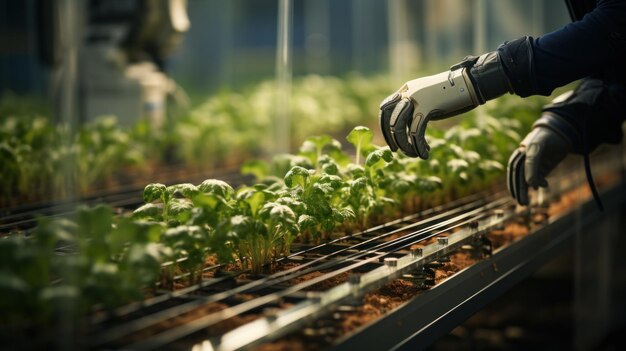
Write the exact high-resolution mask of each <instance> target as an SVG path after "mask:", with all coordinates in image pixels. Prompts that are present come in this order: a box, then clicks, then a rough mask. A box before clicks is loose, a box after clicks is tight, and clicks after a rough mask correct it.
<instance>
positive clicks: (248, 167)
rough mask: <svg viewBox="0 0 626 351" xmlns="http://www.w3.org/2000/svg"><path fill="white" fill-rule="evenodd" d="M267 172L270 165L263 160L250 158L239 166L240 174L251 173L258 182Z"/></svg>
mask: <svg viewBox="0 0 626 351" xmlns="http://www.w3.org/2000/svg"><path fill="white" fill-rule="evenodd" d="M269 173H270V166H269V165H268V164H267V162H265V161H261V160H250V161H246V162H245V163H244V164H243V166H241V174H244V175H247V174H251V175H253V176H254V177H255V178H256V180H257V181H258V182H259V181H261V180H262V179H264V178H265V177H267V176H268V175H269Z"/></svg>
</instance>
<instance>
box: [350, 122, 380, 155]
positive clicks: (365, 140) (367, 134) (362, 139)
mask: <svg viewBox="0 0 626 351" xmlns="http://www.w3.org/2000/svg"><path fill="white" fill-rule="evenodd" d="M346 139H347V140H348V142H350V144H352V145H354V147H355V148H356V164H359V163H360V162H359V160H360V157H361V153H363V154H366V153H367V152H368V151H369V149H370V146H371V143H372V140H373V139H374V133H372V131H371V130H370V129H369V128H367V127H363V126H357V127H354V129H352V131H351V132H350V134H348V136H347V137H346Z"/></svg>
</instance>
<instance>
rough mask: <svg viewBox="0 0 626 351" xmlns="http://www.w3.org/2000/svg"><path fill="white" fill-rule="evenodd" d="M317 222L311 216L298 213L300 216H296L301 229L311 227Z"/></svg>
mask: <svg viewBox="0 0 626 351" xmlns="http://www.w3.org/2000/svg"><path fill="white" fill-rule="evenodd" d="M317 224H318V223H317V220H316V219H315V217H313V216H309V215H306V214H303V215H300V217H298V226H300V229H302V230H307V229H309V228H313V227H315V226H316V225H317Z"/></svg>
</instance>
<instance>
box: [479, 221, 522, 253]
mask: <svg viewBox="0 0 626 351" xmlns="http://www.w3.org/2000/svg"><path fill="white" fill-rule="evenodd" d="M526 235H528V226H527V225H525V224H520V223H517V222H512V223H507V224H506V225H505V226H504V230H493V231H491V232H490V233H489V234H487V237H488V238H489V240H491V244H492V245H493V249H494V250H495V249H498V248H501V247H503V246H505V245H507V244H510V243H512V242H514V241H516V240H518V239H520V238H522V237H524V236H526Z"/></svg>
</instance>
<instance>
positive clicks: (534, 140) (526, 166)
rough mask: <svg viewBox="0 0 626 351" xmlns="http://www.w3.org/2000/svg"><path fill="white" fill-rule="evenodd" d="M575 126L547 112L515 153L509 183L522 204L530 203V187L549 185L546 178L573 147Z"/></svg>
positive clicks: (511, 163)
mask: <svg viewBox="0 0 626 351" xmlns="http://www.w3.org/2000/svg"><path fill="white" fill-rule="evenodd" d="M572 131H573V129H572V127H571V125H569V124H568V122H566V121H565V120H564V119H563V118H561V117H559V116H558V115H554V114H544V115H543V116H542V117H541V118H540V119H538V120H537V121H536V122H535V124H534V125H533V130H532V131H531V132H530V133H528V135H527V136H526V137H525V138H524V140H522V142H521V144H520V146H519V148H517V150H515V151H514V152H513V154H512V155H511V158H510V159H509V165H508V168H507V186H508V189H509V192H510V193H511V196H513V198H515V200H517V202H518V203H519V204H520V205H524V206H526V205H528V202H529V201H528V188H529V187H533V188H535V189H537V188H539V187H542V188H543V187H547V186H548V182H547V181H546V177H547V176H548V174H550V172H551V171H552V170H553V169H554V168H555V167H556V166H557V165H558V164H559V163H560V162H561V161H563V159H564V158H565V156H567V154H568V153H570V152H571V151H572V150H573V141H572V140H571V139H572V138H571V135H572V134H571V133H572Z"/></svg>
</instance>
